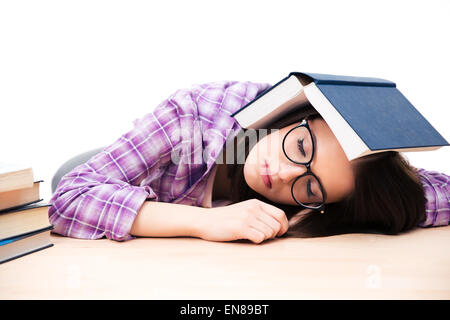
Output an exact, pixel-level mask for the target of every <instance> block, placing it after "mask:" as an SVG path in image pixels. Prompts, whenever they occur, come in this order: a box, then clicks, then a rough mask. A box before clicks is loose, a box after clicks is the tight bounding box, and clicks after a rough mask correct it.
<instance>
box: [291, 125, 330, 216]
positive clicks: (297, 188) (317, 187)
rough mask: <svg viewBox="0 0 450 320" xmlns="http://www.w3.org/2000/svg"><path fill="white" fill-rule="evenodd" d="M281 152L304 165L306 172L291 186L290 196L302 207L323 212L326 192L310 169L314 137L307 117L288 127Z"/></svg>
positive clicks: (296, 162)
mask: <svg viewBox="0 0 450 320" xmlns="http://www.w3.org/2000/svg"><path fill="white" fill-rule="evenodd" d="M282 148H283V153H284V155H285V156H286V158H288V159H289V160H290V161H291V162H293V163H295V164H300V165H304V166H306V170H307V171H306V172H305V173H304V174H302V175H301V176H299V177H297V178H296V179H295V180H294V182H293V183H292V186H291V194H292V198H294V200H295V202H296V203H297V204H299V205H300V206H302V207H305V208H308V209H313V210H320V212H321V213H324V210H325V199H326V194H325V190H324V189H323V186H322V184H321V183H320V180H319V178H318V177H317V176H316V175H315V174H314V173H313V172H312V171H311V168H310V165H311V162H312V160H313V157H314V149H315V144H314V139H313V136H312V133H311V129H310V128H309V125H308V121H307V119H304V120H303V121H302V122H301V123H300V124H299V125H298V126H296V127H294V128H292V129H290V130H289V131H288V132H287V133H286V135H285V136H284V138H283V144H282Z"/></svg>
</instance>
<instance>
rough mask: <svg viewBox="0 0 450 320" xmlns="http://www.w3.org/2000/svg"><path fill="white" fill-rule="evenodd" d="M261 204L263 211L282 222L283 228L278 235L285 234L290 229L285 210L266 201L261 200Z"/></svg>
mask: <svg viewBox="0 0 450 320" xmlns="http://www.w3.org/2000/svg"><path fill="white" fill-rule="evenodd" d="M259 206H260V208H261V209H262V210H263V211H265V212H267V213H268V214H270V215H271V216H272V217H274V218H275V219H276V220H277V221H278V222H279V223H280V224H281V228H280V230H279V232H278V234H277V235H278V236H281V235H283V234H284V233H285V232H286V231H287V230H288V229H289V222H288V219H287V217H286V214H285V213H284V211H283V210H281V209H280V208H277V207H275V206H273V205H271V204H268V203H265V202H264V201H260V202H259Z"/></svg>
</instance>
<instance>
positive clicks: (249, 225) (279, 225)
mask: <svg viewBox="0 0 450 320" xmlns="http://www.w3.org/2000/svg"><path fill="white" fill-rule="evenodd" d="M209 210H210V211H209V213H208V214H205V215H204V216H203V218H202V219H201V220H200V222H199V223H200V233H199V237H200V238H202V239H204V240H210V241H232V240H239V239H248V240H250V241H252V242H254V243H261V242H263V241H264V240H267V239H272V238H275V237H276V236H281V235H283V234H284V233H285V232H286V231H287V230H288V220H287V218H286V214H285V213H284V211H283V210H281V209H279V208H277V207H275V206H272V205H270V204H268V203H265V202H263V201H260V200H257V199H250V200H246V201H242V202H238V203H235V204H232V205H229V206H225V207H217V208H211V209H209Z"/></svg>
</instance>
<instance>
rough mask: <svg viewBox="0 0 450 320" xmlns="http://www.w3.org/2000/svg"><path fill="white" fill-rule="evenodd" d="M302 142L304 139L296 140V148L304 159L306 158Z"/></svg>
mask: <svg viewBox="0 0 450 320" xmlns="http://www.w3.org/2000/svg"><path fill="white" fill-rule="evenodd" d="M303 140H304V139H298V140H297V147H298V150H300V152H301V153H302V155H303V156H304V157H306V152H305V149H304V148H303Z"/></svg>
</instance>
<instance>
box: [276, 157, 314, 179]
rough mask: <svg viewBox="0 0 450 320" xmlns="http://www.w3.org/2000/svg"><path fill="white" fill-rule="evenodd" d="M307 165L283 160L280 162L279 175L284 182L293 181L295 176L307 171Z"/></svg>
mask: <svg viewBox="0 0 450 320" xmlns="http://www.w3.org/2000/svg"><path fill="white" fill-rule="evenodd" d="M306 170H307V169H306V167H305V166H302V165H300V164H296V163H293V162H290V161H289V162H281V163H280V164H279V170H278V176H279V177H280V180H281V181H282V182H284V183H291V182H292V181H294V179H295V178H297V177H298V176H301V175H302V174H304V173H305V172H306Z"/></svg>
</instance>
